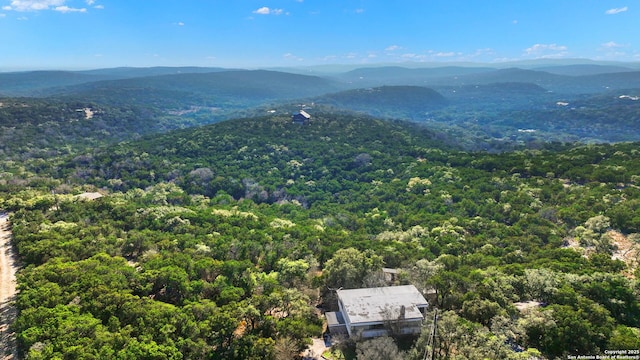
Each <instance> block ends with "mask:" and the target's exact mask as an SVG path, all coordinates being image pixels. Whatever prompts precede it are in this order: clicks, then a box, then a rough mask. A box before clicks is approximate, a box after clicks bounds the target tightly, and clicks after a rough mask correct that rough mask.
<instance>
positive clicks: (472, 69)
mask: <svg viewBox="0 0 640 360" xmlns="http://www.w3.org/2000/svg"><path fill="white" fill-rule="evenodd" d="M536 64H537V68H536V67H535V65H536ZM542 65H544V66H547V68H548V69H549V70H550V71H542V70H541V69H543V67H542ZM634 66H635V64H631V63H629V64H626V66H624V65H622V64H597V63H592V62H591V63H577V64H573V65H567V64H564V63H562V62H558V63H556V62H537V63H531V64H527V66H523V68H494V67H489V66H441V67H422V68H420V67H400V66H383V67H363V68H359V69H353V70H349V71H347V72H344V73H332V74H330V75H327V74H325V75H320V74H319V73H315V75H309V74H307V75H303V74H300V73H291V72H283V71H272V70H242V69H221V68H198V67H178V68H170V67H156V68H115V69H98V70H90V71H81V72H21V73H2V74H0V94H3V95H4V96H36V97H47V98H48V99H49V100H47V101H49V102H51V101H53V102H55V101H62V102H65V103H73V102H74V101H79V102H80V103H82V104H85V105H83V107H84V106H89V105H86V104H90V105H91V106H93V107H96V108H99V107H100V106H102V107H103V108H108V107H112V106H118V107H124V108H128V109H134V108H135V109H137V110H134V112H142V113H145V114H149V118H148V120H145V121H152V122H153V121H155V122H156V123H157V124H162V125H161V126H158V127H157V126H154V127H153V128H154V129H165V130H167V129H171V128H180V127H185V126H196V125H201V124H207V123H212V122H217V121H221V120H226V119H231V118H234V117H245V116H258V115H262V114H264V113H265V112H266V111H270V112H272V113H278V114H285V113H286V114H291V113H293V112H294V111H296V109H299V108H300V106H303V105H304V104H306V105H305V106H311V104H314V106H316V107H322V109H323V111H327V110H328V108H329V107H330V108H332V109H334V110H336V111H346V112H349V111H357V112H363V113H366V114H370V115H374V116H378V117H382V118H387V119H407V120H412V121H417V122H426V123H429V124H430V126H435V127H436V128H437V129H438V130H439V131H442V132H444V133H447V134H449V135H450V136H451V137H453V138H458V139H460V141H461V143H462V144H464V147H465V148H469V149H485V150H492V151H493V150H498V149H505V146H507V147H506V148H512V147H514V146H515V147H518V146H523V145H526V144H531V143H538V142H545V141H584V142H601V141H622V140H637V139H640V135H639V134H640V131H638V126H639V125H638V122H637V120H636V118H635V117H634V116H631V115H625V116H624V117H622V118H619V119H615V121H613V120H614V119H611V117H612V116H615V115H614V114H617V112H616V111H617V110H619V108H620V104H619V103H617V102H603V101H597V102H595V103H594V104H593V106H586V108H588V109H589V110H588V111H583V110H580V111H573V110H572V109H575V105H574V104H578V103H580V102H576V101H577V100H580V101H582V103H580V104H583V103H585V102H588V101H589V99H590V98H591V97H592V96H597V95H599V94H602V96H609V97H611V98H612V99H616V98H617V97H619V96H624V95H628V96H630V98H629V99H628V102H629V104H628V106H629V108H628V109H627V110H625V114H633V111H635V109H636V106H637V104H638V102H637V101H634V100H630V99H633V98H634V96H637V95H638V93H639V91H638V89H639V88H640V85H639V84H640V72H639V71H635V70H634ZM615 71H618V72H615ZM568 74H572V75H568ZM56 99H58V100H56ZM7 103H10V101H7ZM564 104H566V105H564ZM580 107H581V108H585V105H580ZM565 110H566V111H565ZM310 111H311V112H313V110H310ZM567 111H568V112H567ZM571 111H573V112H571ZM587 113H589V114H587ZM568 114H572V115H571V116H568ZM579 114H581V115H579ZM590 114H599V115H590ZM549 117H551V118H549ZM580 119H582V120H580ZM581 121H582V122H581ZM134 122H136V123H137V122H138V121H134ZM549 124H554V125H553V126H550V125H549ZM27 125H28V123H27ZM65 126H68V125H65ZM106 126H107V128H108V127H110V126H109V125H106ZM141 126H142V125H141ZM119 127H120V125H115V126H114V127H112V130H114V129H117V128H119ZM103 128H104V127H103ZM69 129H71V128H69ZM585 129H590V130H588V131H585ZM522 130H527V132H522ZM72 132H73V131H72ZM146 132H147V131H136V132H135V133H137V134H140V133H146ZM116 133H118V132H116ZM124 136H125V137H126V135H124ZM117 138H123V136H118V137H117Z"/></svg>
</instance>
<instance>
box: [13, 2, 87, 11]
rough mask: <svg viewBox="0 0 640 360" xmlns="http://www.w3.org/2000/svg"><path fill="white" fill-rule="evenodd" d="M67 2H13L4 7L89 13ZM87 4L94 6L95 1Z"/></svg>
mask: <svg viewBox="0 0 640 360" xmlns="http://www.w3.org/2000/svg"><path fill="white" fill-rule="evenodd" d="M66 1H67V0H12V1H11V3H10V4H9V5H6V6H3V7H2V9H3V10H7V11H41V10H53V11H57V12H61V13H69V12H87V9H85V8H74V7H69V6H67V5H65V2H66ZM85 2H86V3H87V4H93V3H94V2H95V0H86V1H85Z"/></svg>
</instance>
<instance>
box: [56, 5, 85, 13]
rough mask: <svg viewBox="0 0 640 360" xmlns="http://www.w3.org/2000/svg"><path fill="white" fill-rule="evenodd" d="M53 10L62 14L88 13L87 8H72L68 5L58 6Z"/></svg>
mask: <svg viewBox="0 0 640 360" xmlns="http://www.w3.org/2000/svg"><path fill="white" fill-rule="evenodd" d="M53 10H55V11H58V12H61V13H63V14H64V13H69V12H87V9H85V8H70V7H68V6H66V5H63V6H56V7H55V8H54V9H53Z"/></svg>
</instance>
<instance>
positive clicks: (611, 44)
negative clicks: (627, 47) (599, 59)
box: [600, 41, 624, 49]
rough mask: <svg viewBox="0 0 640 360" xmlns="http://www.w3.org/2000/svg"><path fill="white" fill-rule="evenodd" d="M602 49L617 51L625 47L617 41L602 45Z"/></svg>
mask: <svg viewBox="0 0 640 360" xmlns="http://www.w3.org/2000/svg"><path fill="white" fill-rule="evenodd" d="M600 46H601V47H602V48H604V49H615V48H621V47H624V45H622V44H618V43H616V42H615V41H609V42H607V43H604V44H602V45H600Z"/></svg>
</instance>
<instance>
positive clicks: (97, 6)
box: [93, 5, 104, 10]
mask: <svg viewBox="0 0 640 360" xmlns="http://www.w3.org/2000/svg"><path fill="white" fill-rule="evenodd" d="M93 8H94V9H100V10H102V9H104V5H96V6H94V7H93Z"/></svg>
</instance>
